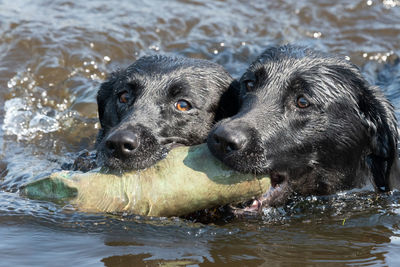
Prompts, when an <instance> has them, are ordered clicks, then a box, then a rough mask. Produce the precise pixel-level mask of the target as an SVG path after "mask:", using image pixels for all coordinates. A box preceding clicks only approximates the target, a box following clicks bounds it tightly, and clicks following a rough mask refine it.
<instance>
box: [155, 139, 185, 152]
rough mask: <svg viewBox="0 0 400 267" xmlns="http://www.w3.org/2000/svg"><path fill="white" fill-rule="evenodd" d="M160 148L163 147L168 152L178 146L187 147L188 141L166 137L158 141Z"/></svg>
mask: <svg viewBox="0 0 400 267" xmlns="http://www.w3.org/2000/svg"><path fill="white" fill-rule="evenodd" d="M159 143H160V145H161V146H164V147H165V148H166V149H167V150H168V151H169V150H171V149H173V148H175V147H180V146H189V145H190V144H188V140H187V139H185V138H182V137H166V138H162V139H160V141H159Z"/></svg>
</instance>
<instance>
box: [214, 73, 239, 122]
mask: <svg viewBox="0 0 400 267" xmlns="http://www.w3.org/2000/svg"><path fill="white" fill-rule="evenodd" d="M239 108H240V84H239V82H238V81H237V80H233V81H232V82H231V84H230V85H229V88H228V90H227V91H225V92H224V93H223V94H222V96H221V99H220V101H219V103H218V109H217V112H216V115H215V119H214V120H215V121H220V120H222V119H224V118H228V117H232V116H233V115H235V114H236V113H238V112H239Z"/></svg>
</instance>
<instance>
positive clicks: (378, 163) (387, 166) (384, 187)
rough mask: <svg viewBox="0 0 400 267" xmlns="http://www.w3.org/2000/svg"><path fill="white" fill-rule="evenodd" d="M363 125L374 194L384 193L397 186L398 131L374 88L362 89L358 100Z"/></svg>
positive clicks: (391, 111) (385, 102)
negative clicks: (365, 125) (366, 135)
mask: <svg viewBox="0 0 400 267" xmlns="http://www.w3.org/2000/svg"><path fill="white" fill-rule="evenodd" d="M359 106H360V109H361V112H362V115H363V117H364V118H363V121H364V122H365V123H366V124H367V126H368V129H369V134H370V137H371V140H370V141H371V142H370V152H371V153H370V154H369V155H368V156H367V164H368V166H369V168H370V170H371V173H372V176H373V182H374V185H375V188H376V190H377V191H380V192H387V191H390V190H392V189H393V187H394V186H395V184H397V183H398V180H399V179H400V177H399V174H400V173H399V158H398V157H399V155H398V149H397V144H398V129H397V120H396V117H395V115H394V109H393V106H392V105H391V104H390V103H389V101H388V100H387V99H386V97H385V96H384V95H383V94H382V92H381V91H380V90H379V89H378V88H377V87H371V86H369V87H368V86H367V85H365V90H363V92H362V95H360V97H359Z"/></svg>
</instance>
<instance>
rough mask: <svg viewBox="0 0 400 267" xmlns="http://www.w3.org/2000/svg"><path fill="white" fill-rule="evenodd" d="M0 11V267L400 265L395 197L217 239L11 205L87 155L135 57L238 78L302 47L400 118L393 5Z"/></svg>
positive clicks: (110, 4)
mask: <svg viewBox="0 0 400 267" xmlns="http://www.w3.org/2000/svg"><path fill="white" fill-rule="evenodd" d="M0 10H1V14H0V236H1V237H2V240H1V241H0V251H1V260H2V264H4V265H7V266H11V265H17V266H21V265H23V266H27V265H30V266H33V265H35V266H44V265H51V266H57V265H62V266H65V265H77V266H91V265H93V266H98V265H105V266H132V265H133V266H136V265H143V264H147V265H150V266H159V265H172V266H176V265H182V266H184V265H191V264H193V265H195V264H199V265H212V264H218V265H222V264H227V265H228V264H229V265H230V266H231V265H233V266H235V265H237V266H242V265H249V266H254V265H263V264H264V265H267V264H271V265H280V264H282V263H286V264H287V265H304V264H306V265H321V264H326V263H331V264H335V265H348V264H351V265H353V264H355V265H364V264H365V265H368V264H372V265H373V264H375V265H390V266H397V265H399V264H400V260H399V258H398V251H399V249H400V242H399V240H400V239H399V238H400V226H399V221H400V212H399V210H400V196H399V193H395V194H393V195H376V194H374V193H371V192H367V193H357V192H355V193H354V192H350V193H344V194H338V195H336V196H331V197H325V198H306V199H299V200H298V201H297V202H295V203H293V204H291V205H289V206H287V207H282V208H280V209H269V210H265V211H264V214H263V218H242V219H238V220H236V221H234V222H232V223H229V224H226V225H223V226H215V225H207V226H206V225H201V224H193V223H190V222H187V221H184V220H180V219H165V218H164V219H162V218H161V219H160V218H153V219H148V218H140V217H136V216H127V215H91V214H82V213H76V212H74V211H73V210H72V209H71V207H69V206H65V207H63V206H62V205H55V204H52V203H46V202H40V201H30V200H27V199H23V198H21V197H19V195H18V189H19V187H20V186H21V185H22V184H24V183H26V182H29V181H32V180H35V179H38V178H40V177H42V176H44V175H45V174H46V173H49V172H52V171H55V170H58V169H60V166H61V165H62V164H63V163H71V162H72V161H73V159H74V158H75V157H76V155H77V154H79V151H81V150H82V149H93V146H94V142H95V138H96V133H97V129H98V127H99V125H98V122H97V106H96V102H95V96H96V90H97V88H98V86H99V84H100V82H101V81H102V80H103V79H105V77H106V75H107V73H110V72H111V71H113V70H115V69H117V68H118V67H119V66H121V67H124V66H127V65H128V64H130V63H132V61H134V60H135V59H137V58H138V57H140V56H142V55H149V54H158V53H162V54H169V55H179V56H188V57H196V58H204V59H209V60H212V61H214V62H217V63H220V64H222V65H223V66H224V67H225V68H226V69H227V70H228V71H230V72H231V73H232V75H233V76H234V77H239V76H240V75H241V73H243V71H244V70H245V69H246V67H247V65H248V64H249V63H250V62H251V61H252V60H253V59H254V58H255V57H256V56H257V55H258V54H259V53H260V52H261V51H262V50H263V49H264V48H265V47H266V46H267V45H270V44H282V43H287V42H291V43H296V44H303V45H307V46H311V47H315V48H317V49H320V50H322V51H326V52H330V53H335V54H339V55H342V56H345V57H346V58H348V59H350V60H351V61H352V62H354V63H356V64H358V65H360V66H362V69H363V72H364V73H365V75H366V77H367V79H368V80H369V81H370V82H372V83H376V84H378V85H379V86H381V87H382V88H383V90H384V92H385V94H386V95H387V96H388V97H389V98H390V100H391V101H392V103H393V104H394V105H395V108H396V111H397V116H398V118H399V115H400V93H399V92H400V90H399V89H400V64H399V55H400V43H399V42H398V39H399V36H400V28H399V27H398V25H399V22H400V4H399V3H398V1H386V0H379V1H378V0H377V1H366V0H356V1H336V2H334V1H331V2H327V1H315V0H310V1H307V0H300V1H290V0H286V1H283V0H281V1H251V2H246V1H229V2H228V1H224V0H222V1H208V0H207V1H195V0H175V1H159V0H152V1H145V2H139V1H104V0H94V1H86V2H77V1H65V0H56V1H49V0H37V1H31V2H27V1H23V0H13V1H3V2H0ZM21 255H24V257H21Z"/></svg>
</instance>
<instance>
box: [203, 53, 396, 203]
mask: <svg viewBox="0 0 400 267" xmlns="http://www.w3.org/2000/svg"><path fill="white" fill-rule="evenodd" d="M240 87H241V89H240V90H241V99H242V104H241V108H240V111H239V113H238V114H237V115H235V116H233V117H232V118H228V119H226V120H223V121H221V122H220V123H219V124H217V125H216V127H215V128H214V129H213V130H212V132H211V133H210V135H209V138H208V145H209V148H210V150H211V151H212V152H213V154H214V155H216V156H217V157H218V158H220V159H221V160H222V161H223V162H224V163H226V164H227V165H229V166H230V167H232V168H234V169H236V170H238V171H241V172H251V173H263V174H269V175H270V177H271V184H272V189H271V190H270V191H269V192H267V194H265V195H264V196H263V197H262V198H261V199H260V200H261V201H259V202H258V203H253V208H255V207H259V205H260V204H261V203H263V204H266V205H270V206H277V205H281V204H284V203H285V202H287V201H288V199H289V198H290V196H291V195H292V194H299V195H310V194H314V195H327V194H332V193H335V192H337V191H340V190H347V189H351V188H355V187H362V186H364V185H366V184H367V182H368V181H372V182H373V184H374V186H375V189H376V190H377V191H389V190H391V189H393V187H394V186H396V184H398V181H399V171H398V170H399V169H398V163H399V160H398V152H397V142H398V129H397V126H396V118H395V115H394V112H393V107H392V106H391V104H390V103H389V102H388V100H386V98H385V97H384V96H383V94H382V93H381V92H380V91H379V90H378V88H376V87H374V86H371V85H369V84H368V83H367V82H366V81H365V80H364V79H363V77H362V76H361V74H360V71H359V70H358V69H357V68H356V67H355V66H354V65H352V64H350V63H349V62H347V61H346V60H341V59H338V58H334V57H329V56H327V55H324V54H322V53H318V52H315V51H312V50H310V49H305V48H301V47H294V46H281V47H272V48H269V49H267V50H266V51H265V52H264V53H263V54H262V55H261V56H259V57H258V59H257V60H256V61H255V62H253V63H252V64H251V66H250V67H249V68H248V70H247V71H246V73H245V74H244V75H243V76H242V78H241V79H240Z"/></svg>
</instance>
